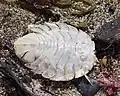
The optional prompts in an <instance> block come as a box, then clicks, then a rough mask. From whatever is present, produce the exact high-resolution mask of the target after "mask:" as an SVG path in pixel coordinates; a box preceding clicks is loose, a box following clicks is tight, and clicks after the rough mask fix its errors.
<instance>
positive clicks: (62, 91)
mask: <svg viewBox="0 0 120 96" xmlns="http://www.w3.org/2000/svg"><path fill="white" fill-rule="evenodd" d="M96 6H97V7H96V9H95V10H94V12H93V13H92V14H90V15H86V16H83V17H80V18H77V19H74V18H75V17H71V19H68V18H67V17H62V18H61V20H63V21H64V20H66V21H71V20H73V19H74V20H76V22H77V21H84V20H86V19H87V21H88V23H89V26H88V30H87V32H88V33H89V34H90V35H91V36H93V33H95V31H96V29H97V28H98V27H99V26H101V25H103V24H104V23H105V22H109V21H112V20H113V19H115V18H117V17H119V16H120V4H119V2H117V1H114V2H112V3H111V6H113V7H115V12H114V14H111V13H110V12H109V11H108V10H109V5H107V4H106V3H105V2H104V0H97V1H96ZM61 10H63V9H57V8H56V11H58V12H61ZM61 14H62V12H61ZM36 18H37V17H36V16H35V14H33V13H31V12H29V11H27V10H24V9H22V8H20V7H19V6H18V5H16V4H15V3H7V2H5V1H3V0H2V1H0V61H1V62H4V61H5V60H6V59H7V60H8V61H9V60H10V61H11V60H13V62H14V63H15V65H14V67H13V68H12V71H13V72H14V73H15V75H16V76H17V77H18V78H19V79H20V80H21V82H23V84H24V85H25V86H26V88H27V89H28V90H30V91H31V92H33V93H34V94H36V95H38V96H54V95H56V96H81V95H80V93H79V92H77V90H76V88H75V87H74V86H73V85H72V84H71V82H53V81H50V80H47V79H44V78H43V77H41V76H37V75H36V76H34V75H33V74H32V73H31V72H30V71H29V70H28V69H26V68H24V67H23V66H22V64H23V62H20V61H19V60H18V58H17V57H15V56H14V53H11V52H10V50H13V42H14V41H15V40H16V39H17V38H18V37H21V36H22V35H23V34H25V33H26V32H27V25H29V24H31V23H34V22H35V20H36ZM6 45H7V47H9V50H8V49H7V48H6V47H3V46H6ZM11 58H12V59H11ZM115 65H116V70H117V74H118V77H119V76H120V71H119V68H120V66H119V65H120V64H119V62H118V61H115ZM95 72H96V70H95ZM95 72H93V75H95V74H94V73H95ZM1 74H2V73H1ZM14 90H15V88H14V87H13V86H11V85H10V84H7V83H6V82H5V81H4V80H3V79H2V76H0V96H16V95H13V94H11V92H12V91H14ZM96 96H106V95H105V94H104V92H103V91H101V90H100V91H99V92H98V93H97V94H96ZM117 96H120V95H119V91H118V95H117Z"/></svg>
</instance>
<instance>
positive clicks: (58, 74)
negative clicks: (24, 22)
mask: <svg viewBox="0 0 120 96" xmlns="http://www.w3.org/2000/svg"><path fill="white" fill-rule="evenodd" d="M28 29H29V30H31V31H32V33H29V34H27V35H25V36H23V37H21V38H18V40H16V41H15V43H14V48H15V51H16V55H17V56H18V57H19V58H22V59H23V60H24V61H26V62H27V63H26V66H27V67H29V68H31V69H32V70H33V72H35V73H37V74H41V75H42V76H43V77H45V78H49V79H50V80H55V81H68V80H71V79H73V78H78V77H81V76H83V75H85V74H87V73H88V72H89V70H91V68H92V67H93V65H94V64H95V61H96V57H95V54H94V50H95V45H94V42H93V41H92V40H91V38H90V37H89V36H88V35H87V34H86V33H85V32H83V31H81V30H77V29H76V28H75V27H73V26H70V25H67V24H65V23H59V22H57V23H45V24H43V25H42V24H39V25H29V26H28Z"/></svg>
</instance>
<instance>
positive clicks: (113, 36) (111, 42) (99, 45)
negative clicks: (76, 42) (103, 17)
mask: <svg viewBox="0 0 120 96" xmlns="http://www.w3.org/2000/svg"><path fill="white" fill-rule="evenodd" d="M94 41H95V43H96V50H97V51H100V50H101V51H104V52H106V54H107V55H108V54H109V55H116V54H118V53H119V51H120V49H119V48H120V44H119V43H120V18H117V19H115V20H113V21H111V22H108V23H105V24H104V25H103V26H101V27H100V28H98V30H97V32H96V33H95V39H94ZM107 51H108V52H107Z"/></svg>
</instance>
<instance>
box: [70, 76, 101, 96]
mask: <svg viewBox="0 0 120 96" xmlns="http://www.w3.org/2000/svg"><path fill="white" fill-rule="evenodd" d="M90 81H91V83H92V85H91V84H90V83H89V82H88V80H87V79H86V78H85V77H84V76H83V77H81V78H78V79H75V80H73V82H72V83H73V84H74V86H75V87H76V88H77V90H78V91H79V92H80V93H81V94H82V96H94V95H95V94H96V93H97V92H98V91H99V89H100V86H99V83H98V82H97V81H96V80H94V79H90Z"/></svg>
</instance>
